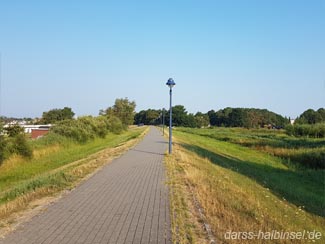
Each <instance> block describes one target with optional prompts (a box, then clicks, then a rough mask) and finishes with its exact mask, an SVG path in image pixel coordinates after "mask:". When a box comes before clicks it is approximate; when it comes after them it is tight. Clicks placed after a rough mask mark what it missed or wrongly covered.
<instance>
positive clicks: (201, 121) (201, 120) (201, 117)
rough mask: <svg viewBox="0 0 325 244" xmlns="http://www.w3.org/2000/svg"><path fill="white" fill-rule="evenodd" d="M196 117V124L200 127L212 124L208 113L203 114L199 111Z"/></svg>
mask: <svg viewBox="0 0 325 244" xmlns="http://www.w3.org/2000/svg"><path fill="white" fill-rule="evenodd" d="M194 117H195V123H196V126H197V127H199V128H202V127H207V126H208V125H209V124H210V120H209V115H208V114H203V113H201V112H197V113H196V114H195V116H194Z"/></svg>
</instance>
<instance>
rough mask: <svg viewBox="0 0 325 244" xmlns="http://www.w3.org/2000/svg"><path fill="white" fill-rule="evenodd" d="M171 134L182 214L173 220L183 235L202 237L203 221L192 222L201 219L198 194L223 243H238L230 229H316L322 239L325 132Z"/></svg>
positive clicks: (171, 164) (176, 200) (175, 200)
mask: <svg viewBox="0 0 325 244" xmlns="http://www.w3.org/2000/svg"><path fill="white" fill-rule="evenodd" d="M173 136H174V140H175V147H174V154H173V155H172V156H169V157H167V158H166V165H167V168H168V169H169V178H170V184H171V185H172V186H173V188H174V189H175V190H174V191H173V192H172V193H171V199H172V209H173V210H174V212H175V213H177V216H178V218H177V219H173V230H174V237H175V236H178V237H177V238H178V241H180V242H181V243H186V242H192V243H195V242H196V241H198V240H199V242H202V240H201V239H202V238H203V239H204V234H202V233H201V232H200V228H199V227H198V226H199V224H197V225H195V224H193V225H189V224H188V223H195V221H194V220H195V219H197V215H196V214H193V213H192V214H191V212H193V209H195V208H194V207H193V203H191V199H192V195H194V196H195V198H196V199H197V200H198V201H199V203H200V204H201V206H202V208H203V211H204V213H205V215H206V218H207V222H208V223H209V224H210V225H211V228H212V232H213V233H214V235H215V238H216V239H217V240H219V241H221V242H225V243H232V241H231V240H226V239H225V233H227V231H229V230H232V231H239V232H240V231H242V232H243V231H255V232H258V231H260V230H261V231H271V230H278V231H304V230H305V231H314V230H316V231H319V232H321V233H322V236H323V238H324V235H325V228H324V226H325V218H324V216H325V170H324V157H323V156H322V155H324V150H325V140H324V139H310V138H296V137H290V136H288V135H286V134H285V133H284V132H283V131H277V130H267V129H266V130H264V129H262V130H247V129H240V128H212V129H189V128H175V130H174V134H173ZM307 159H309V160H310V161H308V160H307ZM176 209H177V210H176ZM180 216H182V217H180ZM200 221H201V220H200V219H199V220H198V222H200ZM176 229H177V231H176ZM180 233H184V234H183V235H180ZM184 236H185V237H184ZM202 236H203V237H202ZM182 238H183V239H182ZM193 240H194V241H193ZM195 240H196V241H195ZM264 241H265V240H264ZM295 241H296V243H304V242H303V241H302V240H295ZM300 241H301V242H300ZM290 242H291V241H290V240H275V241H273V242H270V243H290ZM234 243H236V241H234ZM237 243H238V240H237ZM249 243H265V242H263V240H252V241H251V242H249Z"/></svg>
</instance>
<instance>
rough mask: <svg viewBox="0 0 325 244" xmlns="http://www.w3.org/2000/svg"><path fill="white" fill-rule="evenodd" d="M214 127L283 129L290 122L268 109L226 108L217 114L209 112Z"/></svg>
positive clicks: (212, 111)
mask: <svg viewBox="0 0 325 244" xmlns="http://www.w3.org/2000/svg"><path fill="white" fill-rule="evenodd" d="M208 115H209V119H210V124H211V125H212V126H225V127H245V128H261V127H262V128H263V127H266V126H267V127H270V126H271V127H275V128H283V127H284V126H285V125H286V124H288V123H289V122H290V121H289V119H288V118H286V117H283V116H281V115H279V114H276V113H274V112H271V111H268V110H267V109H257V108H229V107H228V108H225V109H220V110H219V111H217V112H215V111H214V110H210V111H209V112H208Z"/></svg>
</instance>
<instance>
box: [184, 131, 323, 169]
mask: <svg viewBox="0 0 325 244" xmlns="http://www.w3.org/2000/svg"><path fill="white" fill-rule="evenodd" d="M181 130H182V131H185V132H187V133H192V134H197V135H201V136H206V137H211V138H213V139H216V140H219V141H226V142H230V143H234V144H238V145H241V146H245V147H249V148H253V149H256V150H259V151H263V152H267V153H269V154H271V155H273V156H278V157H280V158H281V159H284V160H283V161H282V162H283V163H285V164H287V165H289V166H291V167H296V168H314V169H319V168H320V169H325V139H324V138H322V139H315V138H307V137H300V138H297V137H293V136H288V135H287V134H285V131H283V130H280V131H278V130H267V129H258V130H257V129H251V130H248V129H242V128H218V129H185V128H183V129H181Z"/></svg>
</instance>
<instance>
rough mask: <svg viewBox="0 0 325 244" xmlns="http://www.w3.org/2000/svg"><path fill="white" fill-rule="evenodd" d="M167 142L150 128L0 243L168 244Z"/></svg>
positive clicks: (169, 241) (169, 240)
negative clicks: (112, 159) (111, 159)
mask: <svg viewBox="0 0 325 244" xmlns="http://www.w3.org/2000/svg"><path fill="white" fill-rule="evenodd" d="M166 146H167V144H166V141H165V139H164V138H163V137H162V136H161V133H160V132H159V131H158V130H157V129H156V128H154V127H152V128H150V131H149V132H148V134H147V135H146V136H145V137H144V139H143V140H142V141H141V142H140V143H139V144H138V145H137V146H135V147H134V148H132V149H130V150H129V151H128V152H126V153H125V154H124V155H123V156H121V157H120V158H118V159H115V160H114V161H113V162H112V163H110V164H108V165H106V166H105V167H104V168H103V169H102V170H100V171H99V172H97V173H96V174H95V175H93V176H92V177H91V178H90V179H88V180H87V181H85V182H84V183H82V184H81V185H79V186H78V187H76V188H75V189H74V190H73V191H71V193H69V194H67V195H66V196H64V197H63V198H62V199H60V200H59V201H58V202H56V203H54V204H53V205H50V206H49V207H48V208H47V209H46V211H45V212H42V213H40V214H38V215H36V216H34V217H33V218H32V219H31V220H30V221H28V222H26V223H24V224H22V225H20V226H19V227H18V228H17V229H16V230H15V231H13V232H12V233H10V234H8V235H7V236H6V237H5V238H4V239H2V240H0V244H32V243H34V244H65V243H69V244H77V243H85V244H86V243H87V244H88V243H89V244H102V243H105V244H107V243H114V244H115V243H117V244H119V243H125V244H128V243H134V244H140V243H155V244H157V243H164V244H169V243H171V223H170V216H169V199H168V187H167V186H166V184H165V168H164V165H163V158H164V153H165V151H166Z"/></svg>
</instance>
